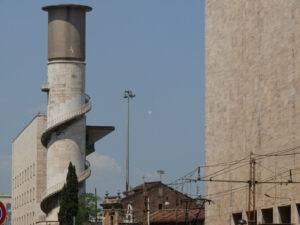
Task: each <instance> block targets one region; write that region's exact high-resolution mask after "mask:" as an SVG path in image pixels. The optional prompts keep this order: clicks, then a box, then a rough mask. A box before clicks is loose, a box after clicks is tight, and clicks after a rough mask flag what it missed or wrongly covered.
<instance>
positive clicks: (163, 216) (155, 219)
mask: <svg viewBox="0 0 300 225" xmlns="http://www.w3.org/2000/svg"><path fill="white" fill-rule="evenodd" d="M176 214H177V215H176ZM204 217H205V216H204V209H189V210H188V218H187V219H188V220H193V219H198V220H200V219H204ZM176 218H177V219H176ZM176 220H177V222H184V221H185V220H186V211H185V210H182V209H181V210H179V209H178V210H177V212H176V210H175V209H172V210H159V211H157V212H155V213H153V214H152V215H151V216H150V221H151V223H166V222H175V221H176Z"/></svg>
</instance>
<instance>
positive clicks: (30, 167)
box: [12, 115, 47, 225]
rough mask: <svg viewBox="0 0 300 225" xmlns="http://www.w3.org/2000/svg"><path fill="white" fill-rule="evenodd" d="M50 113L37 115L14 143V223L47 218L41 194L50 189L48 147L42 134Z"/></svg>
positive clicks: (22, 223)
mask: <svg viewBox="0 0 300 225" xmlns="http://www.w3.org/2000/svg"><path fill="white" fill-rule="evenodd" d="M46 120H47V119H46V116H44V115H37V116H36V117H34V118H33V120H32V121H31V122H30V123H29V124H28V125H27V126H26V127H25V128H24V130H23V131H21V132H20V134H19V135H18V136H17V137H16V139H15V140H14V141H13V143H12V224H14V225H29V224H33V223H34V222H36V221H38V220H40V219H41V218H40V217H42V218H43V217H44V213H42V211H41V209H40V200H41V193H42V192H44V191H45V188H46V154H47V153H46V149H45V148H44V147H43V146H42V144H41V133H42V131H43V130H45V129H46V122H47V121H46Z"/></svg>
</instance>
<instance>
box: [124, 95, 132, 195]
mask: <svg viewBox="0 0 300 225" xmlns="http://www.w3.org/2000/svg"><path fill="white" fill-rule="evenodd" d="M134 97H135V94H133V93H132V91H129V90H126V91H125V92H124V98H127V145H126V147H127V148H126V191H128V189H129V105H130V104H129V102H130V99H131V98H134Z"/></svg>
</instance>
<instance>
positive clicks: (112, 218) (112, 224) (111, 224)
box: [110, 214, 114, 225]
mask: <svg viewBox="0 0 300 225" xmlns="http://www.w3.org/2000/svg"><path fill="white" fill-rule="evenodd" d="M110 225H114V215H113V214H112V215H110Z"/></svg>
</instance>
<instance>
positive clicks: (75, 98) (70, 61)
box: [41, 4, 114, 221]
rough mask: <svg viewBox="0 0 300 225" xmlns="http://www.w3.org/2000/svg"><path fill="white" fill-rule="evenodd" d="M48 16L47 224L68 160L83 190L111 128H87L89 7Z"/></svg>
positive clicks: (55, 10) (53, 9) (57, 9)
mask: <svg viewBox="0 0 300 225" xmlns="http://www.w3.org/2000/svg"><path fill="white" fill-rule="evenodd" d="M43 10H45V11H47V12H48V81H47V82H46V83H45V84H43V86H42V91H45V92H47V93H48V108H47V129H46V131H45V132H44V133H43V134H42V143H43V145H44V146H45V147H46V148H47V190H46V192H45V193H44V195H43V197H42V201H41V208H42V210H43V211H44V212H45V213H46V214H47V217H46V219H47V220H48V221H57V213H58V211H59V198H60V197H59V196H60V192H61V190H62V187H63V185H64V183H65V180H66V174H67V171H68V165H69V162H72V163H73V165H75V167H76V173H77V176H78V181H79V192H80V193H84V192H85V180H86V179H87V178H88V177H89V176H90V174H91V170H90V165H89V163H88V161H86V156H87V155H88V154H90V153H92V152H93V151H94V143H95V142H96V141H97V140H99V139H100V138H102V137H104V136H105V135H106V134H108V133H110V132H111V131H113V130H114V128H113V127H102V126H86V117H85V113H87V112H88V111H89V110H91V103H90V98H89V96H88V95H86V94H85V18H86V12H88V11H91V8H90V7H88V6H83V5H72V4H71V5H70V4H68V5H51V6H46V7H44V8H43Z"/></svg>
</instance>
